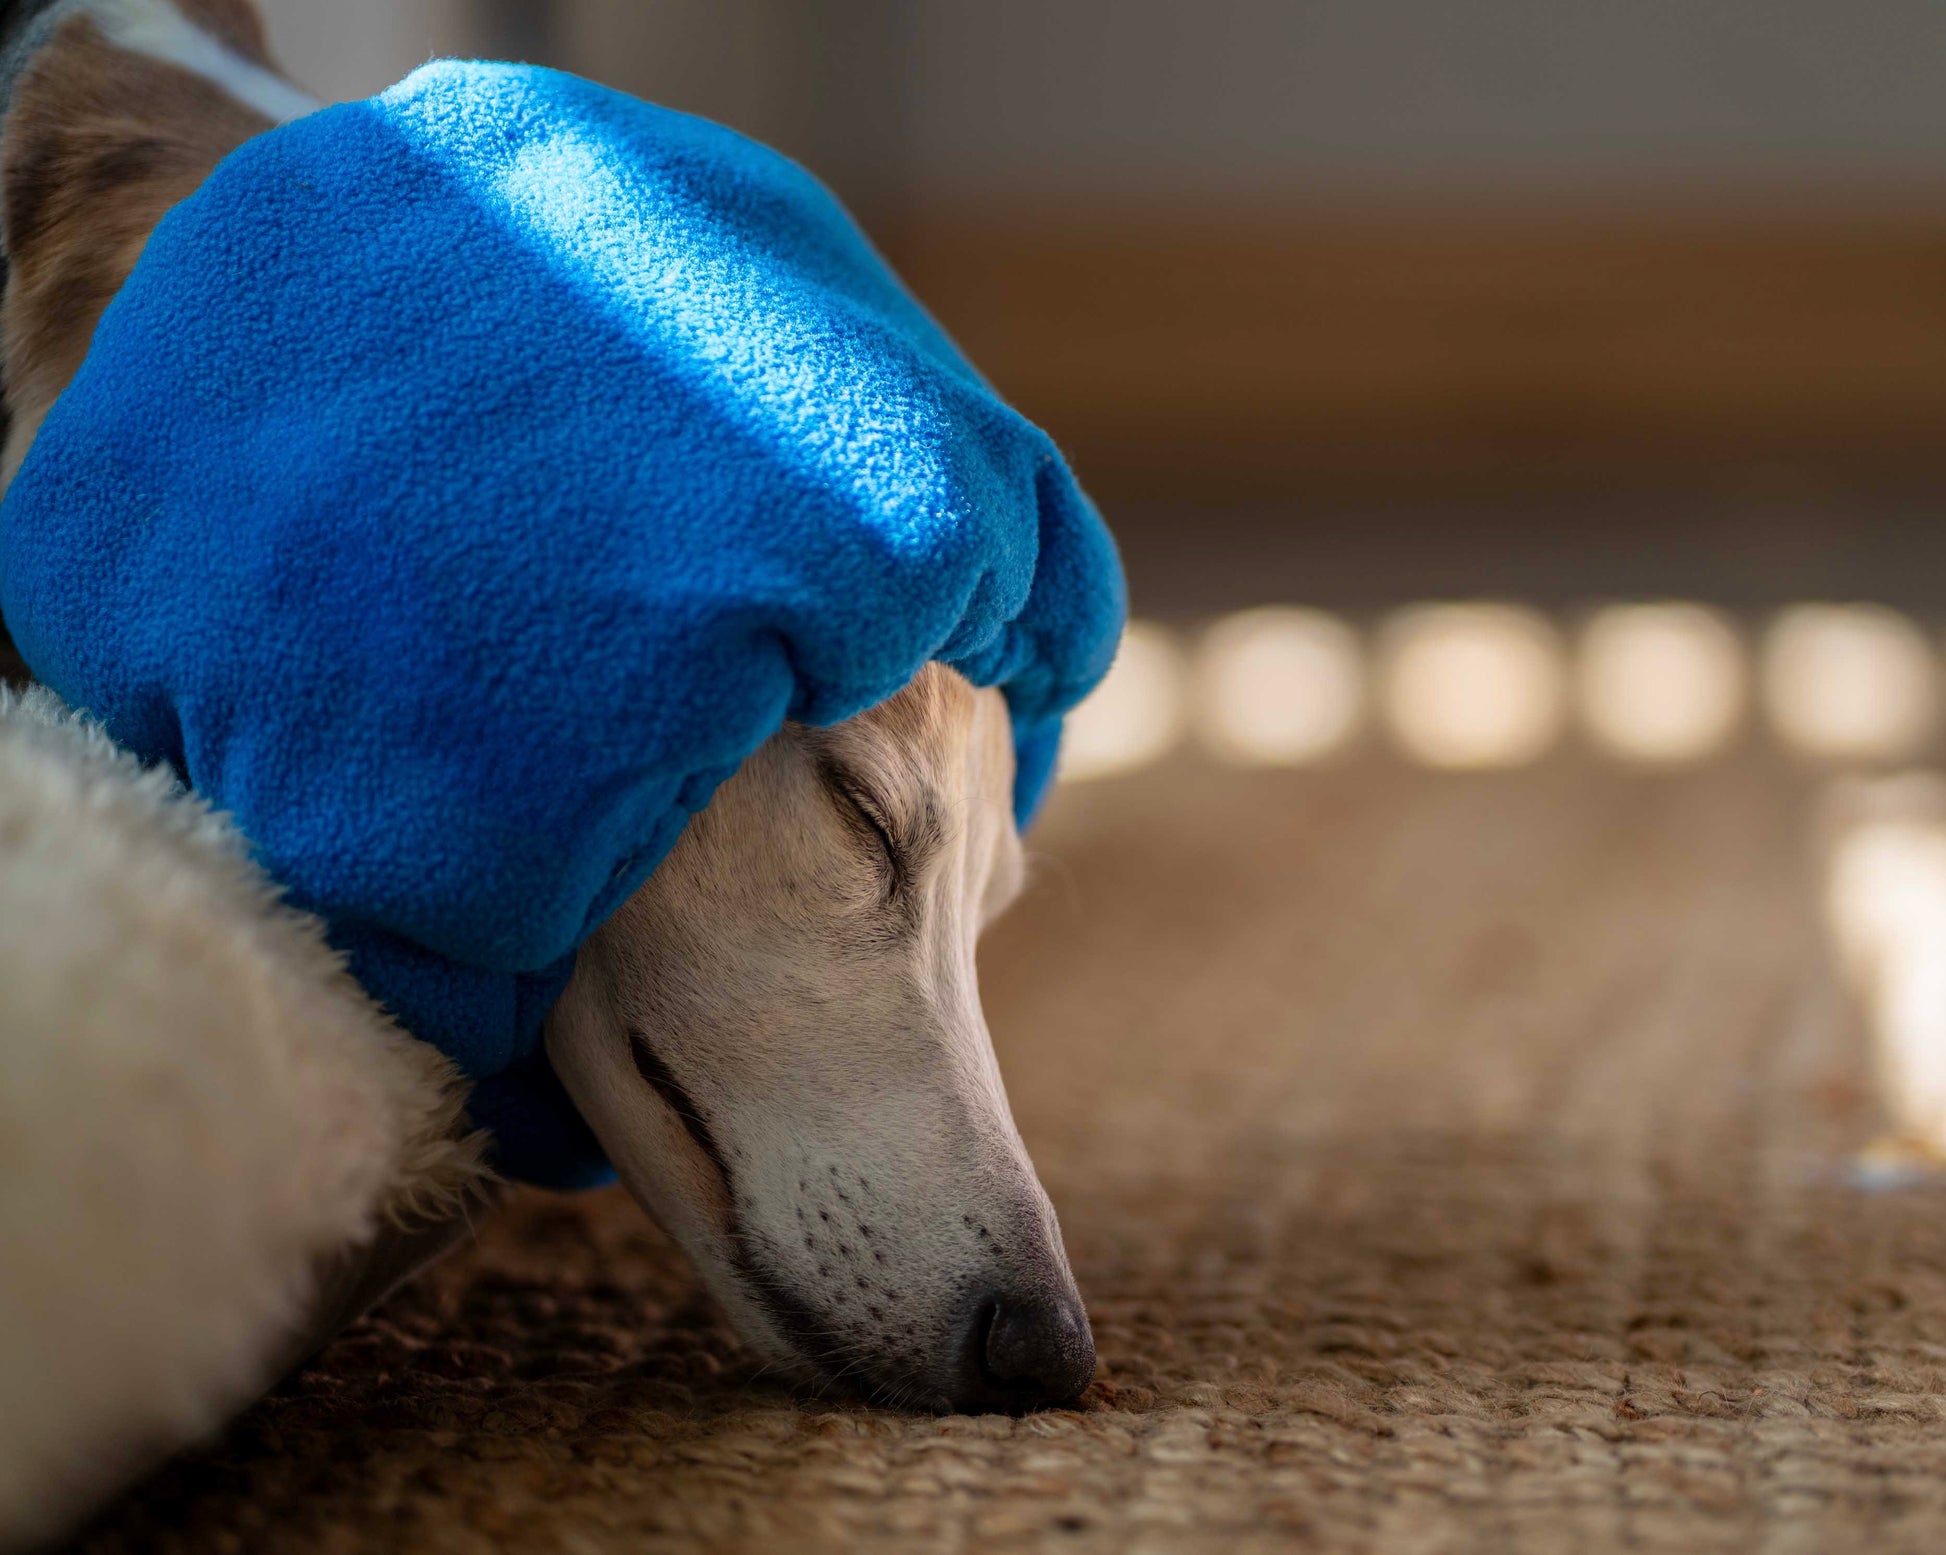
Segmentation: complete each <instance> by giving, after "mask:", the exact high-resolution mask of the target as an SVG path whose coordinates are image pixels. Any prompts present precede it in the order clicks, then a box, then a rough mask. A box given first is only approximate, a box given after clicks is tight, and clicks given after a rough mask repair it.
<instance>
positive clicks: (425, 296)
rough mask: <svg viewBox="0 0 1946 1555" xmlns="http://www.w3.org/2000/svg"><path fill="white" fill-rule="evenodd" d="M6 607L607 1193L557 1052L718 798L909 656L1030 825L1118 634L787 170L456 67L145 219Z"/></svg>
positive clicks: (987, 434) (885, 294)
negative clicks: (941, 675)
mask: <svg viewBox="0 0 1946 1555" xmlns="http://www.w3.org/2000/svg"><path fill="white" fill-rule="evenodd" d="M0 609H4V612H5V616H6V619H7V621H8V624H9V625H10V626H11V628H12V629H13V631H14V634H15V637H16V639H17V641H18V643H19V646H20V649H21V652H22V654H23V656H24V657H25V658H26V660H27V662H28V664H29V665H30V666H32V668H33V670H34V672H35V673H36V674H37V675H38V676H39V677H40V678H41V679H43V680H44V681H46V682H47V683H49V684H50V685H52V686H53V687H54V688H55V689H56V690H57V691H59V692H60V693H61V694H62V695H63V696H64V697H66V698H67V699H68V700H69V701H70V702H72V703H74V704H75V705H77V706H81V707H85V708H87V709H88V710H89V711H90V712H92V713H93V714H94V715H95V716H96V717H98V718H100V719H101V720H102V721H103V722H104V723H105V725H106V726H107V728H108V730H109V731H110V732H111V733H112V734H113V736H114V737H115V738H116V739H117V740H118V741H120V742H121V743H122V744H124V745H125V746H127V747H129V748H131V749H132V750H134V751H135V752H137V753H138V754H140V755H141V756H143V757H144V758H147V759H151V760H164V761H167V762H169V763H170V764H171V765H173V766H174V767H175V769H176V770H177V771H178V772H179V773H181V774H182V775H183V777H184V778H185V779H186V780H187V781H189V782H190V783H192V784H193V785H194V786H195V787H196V788H197V789H199V790H200V791H201V792H202V793H204V794H205V795H207V796H208V797H209V798H210V799H211V800H212V801H213V802H214V803H216V804H217V805H219V806H221V807H223V808H224V809H226V810H228V811H230V812H231V813H233V814H234V816H235V817H236V819H237V821H238V822H239V824H240V825H241V827H242V829H243V831H244V833H245V834H246V835H247V836H248V837H249V838H250V839H251V842H252V844H253V845H254V847H255V848H256V850H257V853H258V856H259V858H260V859H261V861H262V863H263V864H264V866H265V867H266V868H267V869H268V870H269V872H270V873H271V874H272V875H273V876H274V878H276V879H277V880H278V881H280V882H281V883H282V884H283V885H284V886H285V887H286V888H287V889H288V890H289V892H290V894H291V896H292V898H293V899H294V901H295V902H296V903H297V904H298V905H299V906H301V907H303V908H306V909H308V910H311V911H314V912H316V913H318V914H320V915H321V916H322V917H323V918H324V919H325V920H326V921H327V923H328V924H329V925H330V929H331V934H332V937H333V939H334V941H335V942H336V943H337V944H338V945H339V946H340V947H342V949H343V950H344V951H346V952H347V953H348V954H349V956H350V958H351V964H352V967H353V969H354V971H355V972H356V973H357V975H358V976H359V978H360V979H361V980H362V981H363V982H364V984H365V986H366V987H367V988H368V989H369V990H371V992H372V993H374V994H375V995H376V996H378V997H379V998H380V999H382V1000H383V1001H384V1002H385V1003H386V1004H387V1005H389V1006H390V1008H391V1009H392V1010H393V1011H394V1013H395V1014H396V1015H397V1016H398V1017H399V1019H400V1020H401V1021H402V1022H403V1023H404V1025H405V1026H406V1027H407V1029H409V1030H411V1031H413V1032H415V1033H416V1034H418V1035H420V1036H422V1037H424V1038H425V1039H427V1040H428V1041H430V1042H432V1043H434V1044H435V1045H437V1046H438V1047H439V1048H440V1049H442V1050H443V1051H444V1052H445V1053H446V1054H448V1055H449V1056H450V1057H451V1058H453V1059H454V1060H455V1061H456V1062H457V1063H458V1064H459V1066H460V1067H461V1069H462V1070H463V1071H464V1072H465V1073H466V1074H467V1075H468V1076H470V1077H472V1078H473V1079H474V1080H476V1081H477V1082H479V1083H478V1084H477V1085H476V1088H475V1091H474V1101H473V1112H474V1116H475V1118H476V1119H477V1120H478V1121H480V1122H481V1123H483V1124H484V1125H486V1126H487V1127H489V1128H490V1129H492V1130H493V1132H494V1134H495V1136H496V1139H497V1146H498V1164H499V1165H500V1166H501V1168H502V1169H503V1170H505V1171H507V1172H508V1173H510V1174H512V1175H515V1176H521V1177H525V1178H528V1179H530V1180H535V1181H540V1182H545V1183H549V1184H553V1185H557V1186H570V1185H576V1184H581V1183H587V1182H592V1181H597V1180H600V1179H601V1178H602V1177H603V1175H604V1174H605V1170H606V1168H605V1163H604V1162H603V1161H602V1158H601V1155H600V1151H599V1147H598V1146H596V1145H595V1143H594V1140H593V1137H592V1135H591V1134H590V1133H589V1132H588V1131H587V1130H586V1128H585V1126H583V1125H582V1124H581V1122H580V1120H579V1119H578V1117H576V1116H575V1115H574V1113H573V1111H572V1108H571V1106H570V1104H569V1103H568V1101H567V1099H566V1096H565V1093H563V1092H562V1091H561V1089H560V1087H559V1083H558V1081H556V1080H555V1079H554V1077H553V1076H552V1074H551V1072H550V1071H549V1070H548V1069H547V1066H546V1059H545V1055H544V1053H543V1051H542V1048H541V1042H540V1031H541V1023H542V1020H543V1018H544V1016H545V1014H546V1012H547V1010H548V1008H549V1007H550V1005H551V1004H552V1003H553V1001H554V999H555V998H556V997H557V995H558V994H559V992H560V990H561V988H562V987H563V986H564V985H565V982H566V979H567V976H568V974H569V972H570V970H571V969H572V964H573V955H574V951H575V949H576V947H577V946H578V945H579V944H580V943H581V942H582V941H583V939H584V938H585V937H586V936H587V935H588V934H589V933H590V932H592V930H593V929H594V928H595V927H596V926H597V925H599V924H600V923H601V922H602V921H603V919H604V918H605V917H606V916H607V915H608V914H609V913H610V912H611V911H613V909H614V908H615V907H616V906H618V905H619V904H620V903H621V902H622V901H623V900H624V899H625V898H626V897H627V896H628V895H629V894H630V893H631V892H632V891H633V890H634V889H635V888H636V887H637V886H638V885H639V884H640V883H641V882H642V881H643V880H644V879H645V878H646V877H647V875H648V874H649V872H650V871H651V870H652V869H653V868H654V867H655V865H656V863H657V862H658V860H660V859H661V858H662V856H663V855H664V854H665V853H666V852H667V850H668V848H669V847H670V845H671V844H672V843H673V842H674V840H675V839H676V837H677V835H678V834H679V833H680V831H681V829H682V827H683V825H684V824H685V822H686V821H687V819H688V817H689V816H690V815H691V814H692V813H694V812H695V811H697V810H698V809H700V808H701V807H702V806H703V805H704V804H705V803H707V801H708V799H709V797H710V794H711V792H712V790H714V789H715V787H716V786H717V784H718V783H719V782H721V781H722V780H723V779H724V778H725V777H727V776H728V775H729V774H730V773H731V772H732V771H734V770H735V768H736V766H737V765H738V763H740V762H741V761H742V760H743V758H744V757H745V756H747V755H748V754H749V753H750V752H751V751H752V750H754V749H755V748H756V747H757V746H758V745H759V744H761V743H762V742H763V741H764V740H765V739H766V738H768V737H769V736H770V735H771V734H773V733H774V732H775V731H776V730H777V729H778V728H779V727H780V726H781V725H782V724H783V723H784V722H785V721H786V720H787V719H798V720H803V721H807V722H812V723H827V722H834V721H836V720H839V719H843V718H846V717H848V716H850V715H852V714H854V713H856V712H859V711H860V710H862V709H864V708H866V707H868V706H871V705H873V704H875V703H877V702H879V701H882V700H883V699H884V698H886V697H888V696H890V695H891V694H893V693H894V692H896V691H897V690H898V689H899V688H900V687H901V686H903V685H904V684H905V683H906V682H907V681H908V680H909V679H910V678H911V677H912V676H913V675H914V674H915V673H917V671H918V670H919V669H920V668H921V667H922V666H923V665H924V664H925V663H926V662H927V661H929V660H934V659H937V660H940V661H943V662H945V663H947V664H949V665H952V666H953V667H955V668H956V669H958V670H960V671H961V672H962V673H964V674H965V675H966V676H967V677H968V678H969V679H971V680H972V681H974V682H975V683H977V684H981V685H998V686H1001V687H1003V688H1004V689H1005V692H1006V695H1007V698H1008V702H1009V705H1010V707H1011V709H1012V712H1013V716H1014V721H1015V733H1016V741H1017V746H1018V749H1019V752H1020V756H1021V762H1020V779H1019V785H1018V790H1017V795H1016V801H1017V805H1018V808H1019V809H1020V812H1021V814H1022V815H1023V817H1024V816H1025V815H1026V814H1027V813H1028V811H1030V810H1031V808H1032V806H1033V803H1034V800H1035V798H1036V796H1037V795H1038V793H1039V792H1040V790H1041V788H1042V786H1043V785H1044V783H1045V781H1046V779H1047V775H1048V770H1049V767H1050V766H1051V763H1052V758H1053V752H1054V745H1055V740H1056V738H1057V736H1058V728H1059V719H1060V715H1061V714H1062V712H1063V711H1064V710H1065V709H1067V708H1068V707H1069V706H1071V705H1072V704H1073V703H1074V702H1075V701H1076V700H1078V699H1079V698H1080V697H1081V696H1082V695H1083V694H1084V693H1085V692H1086V691H1087V690H1088V689H1089V688H1090V687H1091V686H1093V685H1094V683H1095V682H1096V681H1097V680H1098V679H1099V678H1100V676H1101V675H1102V674H1103V673H1104V672H1105V670H1106V669H1107V667H1108V663H1109V661H1110V659H1111V658H1112V656H1113V652H1114V646H1115V643H1116V640H1117V637H1118V635H1119V632H1120V626H1121V622H1122V616H1123V610H1124V595H1123V586H1122V581H1121V575H1120V570H1119V566H1118V563H1117V560H1116V557H1115V552H1114V548H1113V544H1112V542H1111V541H1110V539H1109V538H1108V535H1107V532H1106V530H1105V529H1104V528H1103V526H1102V524H1101V522H1100V519H1099V517H1098V516H1097V515H1096V513H1095V512H1094V510H1093V509H1092V507H1091V506H1090V505H1089V503H1088V501H1087V499H1086V498H1085V497H1084V496H1083V495H1082V493H1081V491H1080V489H1079V488H1078V487H1077V486H1076V484H1075V481H1074V479H1073V478H1072V476H1071V475H1070V473H1069V471H1068V469H1067V467H1066V466H1065V465H1064V463H1063V462H1062V460H1061V458H1060V455H1059V454H1058V453H1057V452H1056V450H1055V448H1054V447H1053V445H1052V443H1051V442H1050V441H1049V440H1048V438H1047V437H1046V435H1045V434H1043V433H1042V432H1040V431H1039V430H1038V429H1036V428H1035V427H1034V426H1032V425H1031V424H1029V423H1028V422H1027V421H1025V420H1024V419H1022V418H1021V417H1020V416H1019V415H1018V414H1016V413H1015V412H1014V411H1012V410H1010V409H1009V408H1008V407H1007V406H1006V405H1005V404H1003V403H1002V402H1001V401H1000V399H999V398H998V397H997V396H996V395H995V394H994V393H993V391H992V390H991V389H990V388H989V387H988V386H987V385H986V384H985V383H984V382H983V381H982V380H981V378H980V377H979V375H978V374H977V373H976V372H975V371H974V370H973V369H972V368H971V367H970V366H969V365H968V364H967V362H966V361H965V359H964V358H963V357H962V356H961V355H960V354H959V353H958V351H957V350H956V349H955V348H954V346H953V345H952V343H951V342H950V341H949V340H948V339H947V338H946V336H945V335H944V334H943V333H942V332H941V331H940V329H939V328H938V327H937V326H936V325H935V324H934V323H933V322H932V321H931V320H930V319H929V318H928V317H927V315H926V314H925V312H924V311H923V310H922V309H921V308H920V307H919V306H918V305H917V304H916V303H915V302H914V300H913V299H912V297H911V296H910V295H909V294H908V293H907V292H906V291H905V289H904V288H903V287H902V286H901V284H900V283H899V281H898V280H897V278H896V277H895V276H894V275H893V274H892V273H891V272H890V270H888V269H887V267H886V266H885V265H884V263H883V262H882V261H881V260H880V259H879V258H878V257H877V256H876V255H875V254H874V252H873V251H872V249H871V247H870V245H869V243H868V242H867V241H866V239H865V238H864V237H863V235H862V234H861V233H860V232H859V230H858V229H857V227H856V226H855V225H854V224H853V223H852V222H851V220H850V219H849V217H848V216H847V215H846V214H845V212H844V211H843V209H842V208H841V207H840V206H839V205H838V204H837V203H836V202H835V201H834V200H833V199H832V197H831V196H830V195H829V194H828V193H827V192H826V191H825V190H824V189H823V187H822V186H821V185H819V184H818V183H817V182H816V180H815V179H813V178H812V177H810V175H808V174H807V173H805V172H804V171H803V170H802V169H800V168H798V167H797V166H796V165H794V164H793V163H791V162H790V161H788V160H786V159H785V158H783V157H781V156H779V155H777V154H776V153H774V152H772V151H769V150H767V149H765V148H764V147H762V146H759V145H756V144H754V143H753V142H751V141H749V140H747V139H745V138H743V137H741V136H739V135H737V134H735V133H733V132H732V131H729V130H727V129H724V128H722V127H720V126H718V125H714V124H710V123H707V122H705V121H703V120H699V119H695V118H691V117H688V116H686V115H683V114H678V113H673V112H670V111H668V110H665V109H661V108H657V107H653V106H651V105H649V104H646V103H642V102H639V101H637V100H635V99H632V98H629V97H626V96H622V95H620V94H618V93H615V92H612V91H609V90H607V89H605V88H602V87H598V86H595V85H592V84H590V83H588V82H585V81H581V80H578V79H575V78H573V77H570V76H565V75H561V74H557V73H554V72H550V71H543V70H536V69H531V68H526V67H515V66H503V65H482V64H468V63H452V62H448V63H441V64H437V65H433V66H429V67H427V68H426V69H424V70H422V71H420V72H418V73H417V74H415V75H413V76H412V77H411V78H409V79H408V80H406V81H405V82H403V83H402V84H401V85H399V86H398V87H396V88H394V89H393V90H392V91H390V92H388V93H386V94H385V95H383V96H381V97H378V98H376V99H373V100H371V101H369V102H364V103H354V104H347V105H344V106H340V107H336V108H332V109H328V110H326V111H324V112H321V113H318V114H315V115H313V116H312V117H310V118H308V119H303V120H300V121H298V122H296V123H293V124H289V125H286V126H284V127H282V128H279V129H277V130H274V131H272V132H270V133H268V134H266V135H264V136H262V137H260V138H258V139H257V140H254V141H252V142H250V143H248V144H247V145H245V146H243V147H242V148H240V149H239V150H238V151H237V152H235V153H234V154H233V155H232V156H231V157H229V158H228V159H227V160H226V161H225V162H223V163H222V164H221V165H220V166H219V167H218V168H217V169H216V171H215V173H214V174H213V175H212V176H211V178H210V179H209V181H208V182H207V183H206V184H205V185H204V187H203V188H202V189H201V190H199V191H198V192H197V193H196V194H195V195H194V196H192V197H191V198H190V199H189V200H187V201H185V202H184V203H183V204H182V205H181V206H179V207H177V209H176V210H174V211H173V212H172V213H171V214H170V215H169V216H168V217H166V218H165V219H164V220H163V222H162V223H161V225H160V226H159V227H158V228H157V230H156V232H155V234H154V236H153V237H152V238H151V240H150V242H149V245H148V248H147V250H146V251H145V253H144V254H143V257H142V259H141V261H140V262H139V264H138V265H137V266H136V268H135V271H134V274H133V275H132V277H131V278H130V280H129V282H128V284H127V286H126V287H125V288H124V290H123V291H122V292H121V294H120V295H119V296H118V297H117V298H116V300H115V301H114V303H113V304H112V305H111V306H110V308H109V310H108V312H107V314H106V315H105V316H104V318H103V320H102V323H101V326H100V329H99V331H98V333H97V335H96V338H95V342H94V345H93V348H92V350H91V351H90V354H89V356H88V358H87V360H86V362H85V363H84V364H83V366H82V368H81V371H80V373H79V374H78V375H77V377H76V379H75V381H74V383H73V385H72V386H71V387H70V388H69V390H68V391H67V393H66V394H65V395H64V396H63V397H62V398H61V399H60V400H59V401H58V402H57V403H56V405H55V406H54V408H53V410H52V412H51V413H50V415H49V416H48V419H47V421H46V424H45V426H44V427H43V429H42V430H41V432H40V435H39V437H38V438H37V440H36V442H35V444H34V446H33V449H32V451H31V453H30V454H29V456H28V459H27V461H26V463H25V465H24V466H23V468H22V470H21V473H20V475H19V476H18V477H17V479H16V481H15V483H14V485H13V488H12V490H11V491H10V493H9V494H8V497H7V501H6V505H5V508H4V510H3V511H0Z"/></svg>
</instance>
